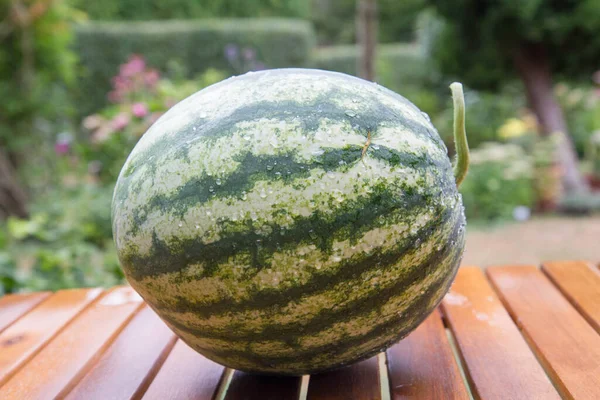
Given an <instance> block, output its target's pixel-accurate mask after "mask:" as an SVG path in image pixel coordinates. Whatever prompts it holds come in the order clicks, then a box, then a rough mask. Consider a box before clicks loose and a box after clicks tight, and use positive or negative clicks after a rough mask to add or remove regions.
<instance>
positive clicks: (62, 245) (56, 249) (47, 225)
mask: <svg viewBox="0 0 600 400" xmlns="http://www.w3.org/2000/svg"><path fill="white" fill-rule="evenodd" d="M111 198H112V187H110V186H109V187H99V186H96V185H87V184H79V185H77V186H75V187H73V188H67V187H63V188H62V189H61V190H56V191H54V192H52V193H51V194H49V195H48V197H47V198H45V199H44V201H43V202H38V203H35V204H34V205H33V207H32V213H31V217H30V219H28V220H20V219H14V218H11V219H9V220H8V221H7V223H6V225H5V226H4V228H3V229H1V230H2V232H3V234H4V236H5V241H6V246H5V250H3V251H0V293H1V292H3V291H4V292H13V291H18V290H21V289H28V290H56V289H60V288H65V287H81V286H112V285H115V284H118V283H120V282H122V280H123V275H122V273H121V270H120V268H119V262H118V259H117V256H116V252H115V250H114V248H113V244H112V241H111V239H110V238H111V221H110V201H111ZM0 228H1V227H0Z"/></svg>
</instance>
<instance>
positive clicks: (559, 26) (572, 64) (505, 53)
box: [428, 0, 600, 88]
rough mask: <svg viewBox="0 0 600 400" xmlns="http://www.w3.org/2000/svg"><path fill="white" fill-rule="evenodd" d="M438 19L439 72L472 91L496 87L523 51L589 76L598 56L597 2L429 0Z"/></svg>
mask: <svg viewBox="0 0 600 400" xmlns="http://www.w3.org/2000/svg"><path fill="white" fill-rule="evenodd" d="M428 3H429V4H431V5H433V6H435V8H436V10H437V11H438V13H439V14H440V15H441V16H443V18H444V20H445V21H446V26H445V28H444V29H443V32H442V34H441V36H440V37H439V41H438V42H437V45H436V51H435V52H434V54H435V55H436V58H437V60H438V62H439V63H440V65H441V69H442V70H443V71H445V72H447V73H449V74H450V75H454V76H459V77H461V80H462V81H463V82H465V83H467V84H468V85H470V86H473V87H479V88H483V87H487V88H496V87H498V85H499V84H501V83H503V82H504V81H505V80H506V78H507V77H510V76H511V75H512V72H513V60H512V57H513V55H514V53H515V51H516V50H518V49H519V48H522V47H524V46H537V48H542V49H544V50H545V54H546V55H547V56H548V58H549V60H548V61H549V64H550V67H551V69H552V70H553V71H554V72H555V73H559V74H562V75H563V76H567V75H568V76H574V77H576V78H580V77H582V76H584V77H588V76H589V75H590V74H591V72H593V70H594V68H597V61H598V58H599V57H600V35H598V31H600V3H599V2H598V1H597V0H582V1H553V0H532V1H525V2H516V1H513V0H500V1H489V0H486V1H480V0H461V1H455V0H428Z"/></svg>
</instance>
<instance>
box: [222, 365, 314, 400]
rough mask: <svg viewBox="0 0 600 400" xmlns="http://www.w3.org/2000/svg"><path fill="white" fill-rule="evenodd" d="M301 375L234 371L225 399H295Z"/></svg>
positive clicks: (298, 393) (298, 392)
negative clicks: (272, 374)
mask: <svg viewBox="0 0 600 400" xmlns="http://www.w3.org/2000/svg"><path fill="white" fill-rule="evenodd" d="M301 380H302V378H301V377H290V376H287V377H286V376H264V375H254V374H246V373H244V372H241V371H235V373H234V374H233V378H232V379H231V383H230V384H229V388H228V389H227V395H226V396H225V399H226V400H252V399H255V398H257V397H258V396H260V399H261V400H297V399H298V396H299V395H300V384H301Z"/></svg>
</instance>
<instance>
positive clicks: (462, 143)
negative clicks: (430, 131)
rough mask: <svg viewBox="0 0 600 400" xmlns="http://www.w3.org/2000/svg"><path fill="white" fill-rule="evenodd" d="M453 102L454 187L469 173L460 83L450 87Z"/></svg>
mask: <svg viewBox="0 0 600 400" xmlns="http://www.w3.org/2000/svg"><path fill="white" fill-rule="evenodd" d="M450 90H451V91H452V99H453V101H454V147H455V149H456V159H455V160H454V179H455V180H456V186H457V187H458V186H460V184H461V183H462V182H463V180H464V179H465V177H466V176H467V172H468V171H469V143H468V142H467V132H466V131H465V96H464V94H463V87H462V85H461V84H460V83H458V82H454V83H453V84H451V85H450Z"/></svg>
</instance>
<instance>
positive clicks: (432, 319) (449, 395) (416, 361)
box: [387, 310, 469, 400]
mask: <svg viewBox="0 0 600 400" xmlns="http://www.w3.org/2000/svg"><path fill="white" fill-rule="evenodd" d="M387 359H388V371H389V381H390V391H391V398H392V399H394V400H400V399H411V400H419V399H423V400H431V399H448V400H451V399H452V400H462V399H469V393H468V392H467V389H466V388H465V385H464V382H463V379H462V377H461V375H460V371H459V369H458V365H457V364H456V360H455V359H454V355H453V353H452V348H451V347H450V343H449V342H448V337H447V336H446V330H445V328H444V325H443V323H442V319H441V316H440V314H439V312H438V311H437V310H436V311H435V312H434V313H433V314H431V315H430V316H429V317H428V318H427V319H426V320H425V321H424V322H423V323H422V324H421V325H419V327H418V328H417V329H416V330H415V331H413V332H412V333H411V334H410V335H408V336H407V337H406V338H404V339H403V340H401V341H400V342H399V343H398V344H396V345H394V346H392V347H391V348H390V349H388V351H387Z"/></svg>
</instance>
